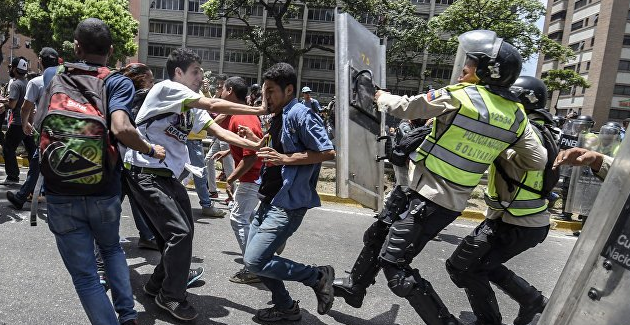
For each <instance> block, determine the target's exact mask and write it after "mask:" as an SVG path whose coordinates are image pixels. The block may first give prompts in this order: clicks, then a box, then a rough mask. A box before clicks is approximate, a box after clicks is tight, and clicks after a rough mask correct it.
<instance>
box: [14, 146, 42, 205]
mask: <svg viewBox="0 0 630 325" xmlns="http://www.w3.org/2000/svg"><path fill="white" fill-rule="evenodd" d="M37 178H39V149H37V150H35V154H34V155H33V156H32V158H31V160H29V163H28V173H27V174H26V180H25V181H24V184H22V187H20V190H19V191H18V192H17V193H16V194H15V197H16V198H17V199H18V200H20V201H22V202H26V199H28V196H29V194H32V193H33V191H35V186H36V185H37ZM37 194H39V193H37Z"/></svg>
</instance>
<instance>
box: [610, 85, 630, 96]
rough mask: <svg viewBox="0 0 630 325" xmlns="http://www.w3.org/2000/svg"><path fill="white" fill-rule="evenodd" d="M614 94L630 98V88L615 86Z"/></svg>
mask: <svg viewBox="0 0 630 325" xmlns="http://www.w3.org/2000/svg"><path fill="white" fill-rule="evenodd" d="M613 94H615V95H624V96H630V86H625V85H615V89H614V90H613Z"/></svg>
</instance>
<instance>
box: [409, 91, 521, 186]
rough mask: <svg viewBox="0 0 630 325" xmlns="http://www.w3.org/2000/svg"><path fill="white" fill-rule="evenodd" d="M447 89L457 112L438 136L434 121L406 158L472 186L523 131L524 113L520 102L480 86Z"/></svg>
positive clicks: (436, 173) (452, 181)
mask: <svg viewBox="0 0 630 325" xmlns="http://www.w3.org/2000/svg"><path fill="white" fill-rule="evenodd" d="M446 90H448V91H449V92H450V95H451V97H453V98H455V99H457V100H458V101H459V102H460V103H461V105H460V107H459V109H458V111H457V115H456V116H455V118H454V119H453V121H452V123H451V124H450V125H448V127H447V129H446V130H445V131H444V133H443V134H442V135H440V137H439V138H437V139H436V128H437V124H438V122H436V123H434V125H433V130H432V131H431V134H430V135H429V136H428V137H427V138H426V139H425V140H424V142H423V143H422V144H421V145H420V147H418V149H417V150H416V153H413V154H411V155H409V157H410V158H411V159H412V160H413V161H414V162H418V161H420V160H424V165H425V167H426V168H427V169H428V170H429V171H430V172H431V173H433V174H435V175H438V176H441V177H442V178H444V179H446V180H447V181H449V182H451V183H454V184H457V185H460V186H466V187H475V186H477V184H479V181H480V180H481V177H482V176H483V173H484V172H485V171H486V170H487V169H488V166H489V165H490V164H491V163H492V161H494V159H495V158H496V157H497V156H498V155H499V154H500V153H501V152H502V151H503V150H505V149H506V148H507V147H508V146H509V145H511V144H512V143H514V142H516V140H518V137H519V136H520V135H521V134H522V133H523V131H524V130H525V125H526V124H525V122H526V119H525V114H524V112H523V109H522V107H521V106H520V104H518V103H516V102H513V101H510V100H507V99H504V98H502V97H500V96H497V95H494V94H492V93H490V92H489V91H488V90H487V89H485V88H484V87H483V86H475V85H471V84H459V85H455V86H449V87H446Z"/></svg>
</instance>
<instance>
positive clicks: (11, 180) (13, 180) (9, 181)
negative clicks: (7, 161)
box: [2, 176, 20, 185]
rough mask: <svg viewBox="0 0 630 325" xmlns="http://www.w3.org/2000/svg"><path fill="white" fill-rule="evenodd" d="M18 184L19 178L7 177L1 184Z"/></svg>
mask: <svg viewBox="0 0 630 325" xmlns="http://www.w3.org/2000/svg"><path fill="white" fill-rule="evenodd" d="M19 183H20V179H19V178H11V177H9V176H7V177H6V178H5V179H4V180H3V181H2V184H4V185H16V184H19Z"/></svg>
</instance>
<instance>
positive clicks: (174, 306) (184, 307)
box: [155, 293, 199, 321]
mask: <svg viewBox="0 0 630 325" xmlns="http://www.w3.org/2000/svg"><path fill="white" fill-rule="evenodd" d="M155 304H157V305H158V306H159V307H160V308H162V309H164V310H166V311H168V312H169V313H171V315H173V317H175V318H177V319H179V320H184V321H189V320H193V319H195V318H197V316H198V315H199V314H197V311H196V310H195V308H194V307H193V306H191V305H190V304H189V303H188V301H187V300H184V301H177V300H168V299H167V298H164V296H162V294H161V293H160V294H159V295H157V296H155Z"/></svg>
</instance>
